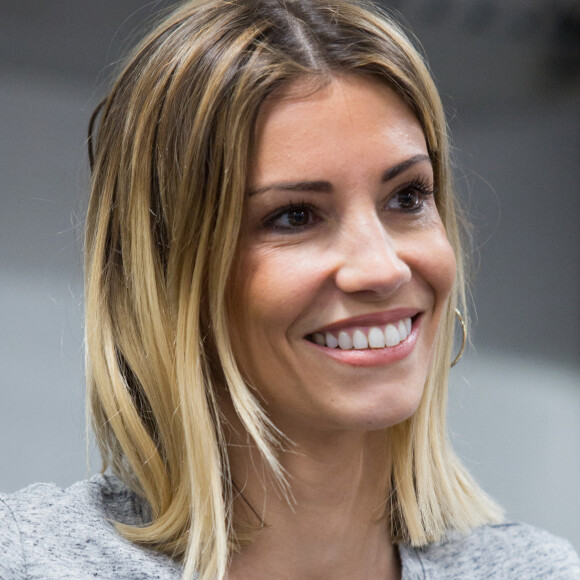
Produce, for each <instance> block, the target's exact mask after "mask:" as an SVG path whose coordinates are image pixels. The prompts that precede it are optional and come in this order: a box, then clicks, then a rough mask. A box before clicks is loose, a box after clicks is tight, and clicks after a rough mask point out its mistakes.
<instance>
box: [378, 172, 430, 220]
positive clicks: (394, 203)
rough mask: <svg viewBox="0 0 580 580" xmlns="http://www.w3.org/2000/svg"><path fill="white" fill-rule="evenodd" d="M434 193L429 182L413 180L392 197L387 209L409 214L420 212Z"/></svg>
mask: <svg viewBox="0 0 580 580" xmlns="http://www.w3.org/2000/svg"><path fill="white" fill-rule="evenodd" d="M434 193H435V191H434V189H433V186H432V185H431V184H430V183H429V182H428V181H426V180H423V179H417V180H413V181H411V182H410V183H406V184H405V185H403V186H402V187H401V188H399V189H398V190H397V191H396V192H395V193H394V194H393V195H392V196H391V197H390V199H389V200H388V202H387V209H389V210H395V211H400V212H409V213H412V212H416V211H419V210H421V208H422V207H423V204H424V203H425V199H426V198H427V197H429V196H431V195H434Z"/></svg>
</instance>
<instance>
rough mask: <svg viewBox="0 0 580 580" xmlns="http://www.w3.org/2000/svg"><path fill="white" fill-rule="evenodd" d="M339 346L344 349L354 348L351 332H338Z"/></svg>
mask: <svg viewBox="0 0 580 580" xmlns="http://www.w3.org/2000/svg"><path fill="white" fill-rule="evenodd" d="M338 346H340V348H342V350H350V349H351V348H352V338H351V337H350V334H347V333H346V332H344V331H342V332H339V333H338Z"/></svg>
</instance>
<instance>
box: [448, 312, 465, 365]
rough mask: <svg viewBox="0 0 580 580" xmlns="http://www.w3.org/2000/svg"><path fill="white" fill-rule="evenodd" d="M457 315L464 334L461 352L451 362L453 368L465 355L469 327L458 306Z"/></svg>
mask: <svg viewBox="0 0 580 580" xmlns="http://www.w3.org/2000/svg"><path fill="white" fill-rule="evenodd" d="M455 316H457V318H459V322H460V323H461V330H462V331H463V336H462V338H461V348H460V349H459V354H458V355H457V356H456V357H455V360H454V361H453V362H452V363H451V368H453V367H454V366H455V365H456V364H457V363H458V362H459V359H460V358H461V357H462V356H463V351H464V350H465V343H466V342H467V327H466V326H465V320H463V316H462V315H461V312H459V310H458V309H457V308H456V309H455Z"/></svg>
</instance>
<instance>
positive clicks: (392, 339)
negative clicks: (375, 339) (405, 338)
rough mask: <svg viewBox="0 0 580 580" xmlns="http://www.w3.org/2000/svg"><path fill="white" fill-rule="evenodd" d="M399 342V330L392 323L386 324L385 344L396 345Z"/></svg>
mask: <svg viewBox="0 0 580 580" xmlns="http://www.w3.org/2000/svg"><path fill="white" fill-rule="evenodd" d="M400 342H401V338H400V337H399V331H398V330H397V327H396V326H395V325H394V324H387V327H386V328H385V344H386V345H387V346H397V345H398V344H399V343H400Z"/></svg>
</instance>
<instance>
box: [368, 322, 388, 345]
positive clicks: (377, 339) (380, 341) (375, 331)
mask: <svg viewBox="0 0 580 580" xmlns="http://www.w3.org/2000/svg"><path fill="white" fill-rule="evenodd" d="M369 346H370V347H371V348H384V347H385V335H384V334H383V331H382V330H381V329H380V328H377V327H376V326H373V327H372V328H371V329H370V330H369Z"/></svg>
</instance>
